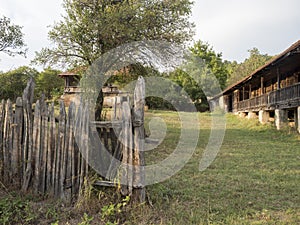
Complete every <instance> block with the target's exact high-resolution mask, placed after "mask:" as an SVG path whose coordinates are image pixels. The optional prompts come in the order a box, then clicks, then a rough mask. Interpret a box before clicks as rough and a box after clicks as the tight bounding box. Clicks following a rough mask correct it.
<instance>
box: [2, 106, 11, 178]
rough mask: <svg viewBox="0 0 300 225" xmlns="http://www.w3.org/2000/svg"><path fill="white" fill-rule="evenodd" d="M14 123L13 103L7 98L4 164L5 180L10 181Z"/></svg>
mask: <svg viewBox="0 0 300 225" xmlns="http://www.w3.org/2000/svg"><path fill="white" fill-rule="evenodd" d="M12 125H13V112H12V103H11V101H10V100H7V103H6V107H5V118H4V129H3V140H4V142H3V166H4V181H5V182H6V183H10V181H11V178H12V169H11V157H12V156H11V153H12V147H13V146H12V145H13V144H12V139H13V135H12Z"/></svg>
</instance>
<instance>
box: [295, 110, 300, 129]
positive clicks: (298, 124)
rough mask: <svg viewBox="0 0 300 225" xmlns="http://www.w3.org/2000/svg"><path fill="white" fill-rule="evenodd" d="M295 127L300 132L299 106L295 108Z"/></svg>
mask: <svg viewBox="0 0 300 225" xmlns="http://www.w3.org/2000/svg"><path fill="white" fill-rule="evenodd" d="M296 128H297V131H298V133H300V106H298V108H297V118H296Z"/></svg>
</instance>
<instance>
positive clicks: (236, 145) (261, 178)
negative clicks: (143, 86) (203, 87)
mask: <svg viewBox="0 0 300 225" xmlns="http://www.w3.org/2000/svg"><path fill="white" fill-rule="evenodd" d="M154 117H159V118H161V119H163V120H164V121H165V123H166V127H167V132H166V137H165V139H164V141H163V142H162V143H161V144H160V145H159V146H158V147H157V148H156V149H154V150H152V151H149V152H147V155H146V161H147V164H153V163H157V162H158V161H161V160H163V159H165V158H166V157H168V155H169V154H170V153H171V152H172V151H173V150H174V149H175V146H176V145H177V140H178V138H179V135H180V126H181V123H180V118H179V117H178V114H177V113H175V112H162V111H151V112H147V114H146V118H147V119H146V121H148V122H149V121H151V119H152V118H154ZM199 121H200V127H201V128H200V135H199V142H198V145H197V148H196V151H195V153H194V155H193V156H192V158H191V160H190V161H189V162H188V163H187V164H186V165H185V167H184V168H183V169H182V170H181V171H180V172H179V173H177V174H176V175H174V176H173V177H171V178H170V179H167V180H166V181H164V182H163V183H159V184H154V185H151V186H148V187H147V192H148V197H149V201H150V203H151V205H150V206H149V205H146V206H144V207H141V208H139V210H137V211H136V212H135V213H133V214H132V215H131V216H130V218H128V224H135V223H136V224H300V136H299V135H297V134H296V133H295V131H293V130H292V129H289V128H287V129H286V130H285V131H277V130H275V128H274V127H273V125H272V124H269V125H260V124H259V123H258V122H257V121H256V120H248V119H242V118H238V117H237V116H234V115H231V114H229V115H227V116H226V124H227V125H226V133H225V138H224V141H223V144H222V147H221V149H220V151H219V153H218V155H217V157H216V159H215V160H214V162H213V163H212V164H211V165H210V166H209V167H208V169H206V170H205V171H203V172H200V171H199V161H200V159H201V157H202V153H203V151H204V149H205V147H206V145H207V143H208V137H209V135H210V131H211V115H210V114H209V113H205V114H199ZM148 132H149V131H148Z"/></svg>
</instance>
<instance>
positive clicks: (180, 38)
mask: <svg viewBox="0 0 300 225" xmlns="http://www.w3.org/2000/svg"><path fill="white" fill-rule="evenodd" d="M192 5H193V2H192V1H190V0H173V1H164V0H158V1H140V0H120V1H107V0H85V1H81V0H64V3H63V8H64V9H65V12H66V13H65V14H64V16H63V17H62V19H61V21H59V22H58V23H55V24H54V25H53V26H52V27H51V30H50V31H49V34H48V38H49V39H50V41H52V42H53V43H54V47H51V48H49V47H45V48H43V49H42V50H41V51H39V52H36V56H35V58H34V59H33V61H32V63H33V64H35V65H42V66H44V67H45V68H46V69H45V70H44V71H42V72H38V71H36V70H35V69H33V68H30V67H20V68H18V69H15V70H12V71H9V72H5V73H4V72H2V73H0V85H1V87H3V88H2V89H1V91H0V98H10V99H15V98H16V96H17V95H20V93H18V92H19V91H21V90H23V88H24V87H25V86H24V85H25V82H26V80H27V79H28V77H30V76H31V77H34V78H35V79H36V82H37V95H38V94H41V93H45V95H46V97H47V98H49V99H51V98H55V97H57V96H59V95H61V94H62V90H63V80H62V79H60V78H59V77H58V76H57V75H58V73H59V72H60V71H58V70H55V69H52V68H53V67H55V66H59V68H65V70H74V69H78V68H87V67H88V66H89V65H91V64H92V63H93V62H94V61H95V60H96V59H97V58H99V57H101V56H102V55H104V54H105V53H107V52H109V51H110V50H112V49H114V48H116V47H118V46H120V45H122V44H126V43H131V42H134V41H143V40H163V41H167V42H170V43H176V44H178V45H182V46H185V48H187V49H188V50H189V51H190V53H191V54H192V55H194V56H197V57H199V58H201V59H203V61H205V64H206V67H207V69H209V70H210V72H211V74H212V75H214V76H215V77H216V78H217V80H218V82H219V85H220V87H221V89H225V88H226V87H227V86H229V85H231V84H233V83H235V82H237V81H238V80H240V79H242V78H243V77H245V76H247V75H249V74H250V73H251V72H253V71H254V70H255V69H257V68H258V67H260V66H262V65H264V64H265V63H266V61H268V60H269V59H270V58H271V56H269V55H267V54H262V53H260V51H259V50H258V49H257V48H253V49H250V50H249V57H248V58H246V59H245V60H244V61H243V62H241V63H238V62H236V61H233V62H230V61H227V60H224V59H223V58H222V53H218V52H216V51H215V50H214V49H213V46H211V45H210V44H209V43H206V42H203V41H201V40H199V41H196V42H194V44H193V45H192V46H190V47H188V46H189V44H188V43H190V42H191V41H192V40H193V35H194V33H195V32H194V28H195V25H194V24H193V23H192V22H190V20H189V17H190V16H191V12H192V11H191V9H192ZM0 23H1V29H0V51H2V52H4V53H7V54H9V55H11V56H14V55H16V54H19V55H25V54H26V51H27V49H26V44H25V43H24V40H23V34H22V32H21V29H22V27H20V26H18V25H14V24H12V23H11V21H10V20H9V19H8V18H7V17H2V19H0ZM128 71H130V74H128V73H127V74H126V75H124V73H122V72H120V73H118V74H116V75H115V76H114V77H113V78H111V80H110V81H109V82H112V83H115V84H118V85H119V86H125V84H127V83H128V82H130V81H132V80H134V79H136V77H137V76H139V75H143V76H150V75H151V76H153V75H155V76H160V77H164V76H166V77H167V78H168V79H170V80H171V81H173V82H175V83H176V84H178V86H180V87H182V89H183V90H184V91H185V92H186V93H187V94H188V95H189V97H190V99H191V101H192V103H193V104H194V105H195V106H196V108H197V110H199V111H205V110H207V109H208V103H207V98H206V96H205V93H204V92H203V90H202V89H201V87H199V83H197V81H196V80H195V79H193V78H191V77H190V76H189V74H187V73H186V72H184V71H183V70H181V69H177V70H175V71H173V72H171V73H169V74H162V73H159V72H158V71H155V70H154V69H153V68H145V67H142V66H141V65H130V68H129V70H128ZM82 72H83V73H84V71H82ZM196 79H197V78H196ZM162 88H165V92H166V95H168V96H170V99H172V96H173V95H174V96H175V95H176V94H177V96H178V93H176V92H178V90H176V88H172V87H162ZM100 91H101V90H100ZM99 96H100V98H99V111H100V112H101V109H102V99H101V98H103V95H102V93H101V92H100V95H99ZM173 99H174V98H173ZM175 100H177V101H178V102H184V99H180V97H177V98H175ZM147 104H148V105H149V106H150V107H152V108H164V109H173V106H172V104H171V102H168V101H165V100H163V99H157V98H155V97H149V98H147ZM182 107H183V109H184V108H185V105H182Z"/></svg>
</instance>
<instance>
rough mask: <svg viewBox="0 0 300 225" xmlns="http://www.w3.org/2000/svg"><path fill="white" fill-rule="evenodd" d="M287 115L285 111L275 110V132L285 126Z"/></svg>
mask: <svg viewBox="0 0 300 225" xmlns="http://www.w3.org/2000/svg"><path fill="white" fill-rule="evenodd" d="M287 121H288V115H287V111H286V110H283V109H275V125H276V128H277V130H281V129H282V128H284V127H286V126H287Z"/></svg>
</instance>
